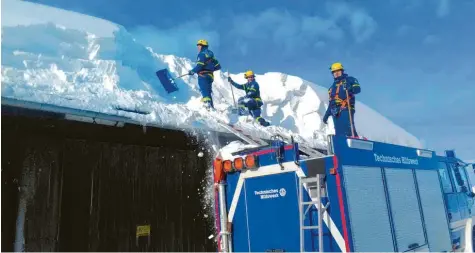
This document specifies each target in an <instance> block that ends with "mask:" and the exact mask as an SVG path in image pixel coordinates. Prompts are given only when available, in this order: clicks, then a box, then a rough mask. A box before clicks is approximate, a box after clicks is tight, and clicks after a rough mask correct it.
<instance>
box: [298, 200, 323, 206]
mask: <svg viewBox="0 0 475 253" xmlns="http://www.w3.org/2000/svg"><path fill="white" fill-rule="evenodd" d="M301 204H302V205H316V204H320V201H318V200H317V201H305V202H302V203H301Z"/></svg>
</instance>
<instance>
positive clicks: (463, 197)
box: [437, 150, 475, 251]
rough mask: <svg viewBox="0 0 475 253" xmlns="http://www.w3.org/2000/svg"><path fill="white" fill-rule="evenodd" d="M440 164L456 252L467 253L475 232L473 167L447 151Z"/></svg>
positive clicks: (450, 151)
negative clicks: (465, 251) (466, 249)
mask: <svg viewBox="0 0 475 253" xmlns="http://www.w3.org/2000/svg"><path fill="white" fill-rule="evenodd" d="M437 160H438V161H437V164H438V168H439V176H440V181H441V187H442V190H443V192H444V203H445V206H446V207H447V216H448V219H449V227H450V231H451V240H452V246H453V250H454V251H464V249H465V248H466V247H467V246H470V245H471V246H472V247H473V236H474V234H473V230H474V229H475V227H474V226H475V223H474V218H473V217H474V215H475V213H474V212H475V205H474V197H475V185H474V182H473V179H474V178H475V177H474V171H473V164H467V163H464V162H463V161H462V160H460V159H458V158H457V157H456V155H455V151H454V150H446V151H445V155H444V156H437ZM470 235H471V236H470Z"/></svg>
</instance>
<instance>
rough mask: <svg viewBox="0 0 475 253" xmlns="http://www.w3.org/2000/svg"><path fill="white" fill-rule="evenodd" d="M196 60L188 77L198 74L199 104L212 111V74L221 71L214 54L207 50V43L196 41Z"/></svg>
mask: <svg viewBox="0 0 475 253" xmlns="http://www.w3.org/2000/svg"><path fill="white" fill-rule="evenodd" d="M196 45H197V46H198V59H197V62H196V66H195V67H194V68H193V69H192V70H190V71H189V72H188V74H189V75H194V74H195V73H197V74H198V86H199V88H200V92H201V96H202V99H201V102H203V103H204V105H205V107H206V108H207V109H214V104H213V97H212V94H211V93H212V90H213V89H212V84H213V80H214V75H213V72H214V71H216V70H220V69H221V65H220V64H219V62H218V60H217V59H216V58H215V57H214V53H213V52H212V51H211V50H209V49H208V41H206V40H198V43H197V44H196Z"/></svg>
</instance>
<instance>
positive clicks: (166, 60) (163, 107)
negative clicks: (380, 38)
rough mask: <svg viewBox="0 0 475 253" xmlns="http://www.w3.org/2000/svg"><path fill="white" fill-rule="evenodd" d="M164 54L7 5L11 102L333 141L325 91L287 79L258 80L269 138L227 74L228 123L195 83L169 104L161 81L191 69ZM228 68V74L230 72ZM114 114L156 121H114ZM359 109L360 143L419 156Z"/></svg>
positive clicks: (52, 13) (69, 19) (92, 21)
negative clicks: (162, 73)
mask: <svg viewBox="0 0 475 253" xmlns="http://www.w3.org/2000/svg"><path fill="white" fill-rule="evenodd" d="M190 46H194V42H190ZM159 53H160V52H154V51H153V49H152V48H147V47H144V46H143V45H141V44H139V43H137V42H136V41H135V40H134V38H133V37H132V35H131V34H129V33H128V32H127V31H126V30H125V29H124V28H123V27H122V26H120V25H116V24H113V23H111V22H109V21H105V20H102V19H99V18H95V17H90V16H86V15H82V14H77V13H73V12H70V11H64V10H60V9H57V8H52V7H46V6H43V5H39V4H34V3H29V2H24V1H16V0H3V1H2V70H1V71H2V73H1V74H2V77H1V78H2V79H1V80H2V90H1V91H2V96H4V97H11V98H16V99H21V100H28V101H34V102H42V103H48V104H54V105H60V106H68V107H73V108H78V109H87V110H92V111H97V112H102V113H109V114H114V115H122V116H127V117H130V118H132V119H135V120H138V121H140V122H143V123H153V124H156V125H162V126H164V127H174V128H179V129H180V128H183V129H185V128H190V127H199V126H203V127H207V128H210V129H214V130H217V131H226V130H225V129H222V128H220V127H219V126H218V125H217V124H216V123H215V122H214V121H213V120H212V118H213V117H219V118H221V119H222V120H224V121H226V122H234V123H236V122H237V124H238V125H240V126H241V127H242V128H243V129H245V131H247V132H248V133H252V134H253V135H256V136H260V137H265V138H270V136H271V135H273V134H274V133H278V132H283V133H286V134H292V135H295V137H296V140H297V141H300V142H306V143H307V144H310V145H313V146H315V147H324V146H325V141H324V140H325V135H326V134H329V133H333V125H332V121H331V120H329V125H324V124H323V123H322V116H323V114H324V112H325V109H326V107H327V105H328V98H327V89H326V88H324V87H321V86H318V85H316V84H314V83H310V82H308V81H306V80H303V79H301V78H299V77H296V76H291V75H286V74H284V73H276V72H272V73H263V74H258V75H257V81H258V83H259V84H260V87H261V94H262V99H263V101H264V106H263V115H262V116H264V117H265V118H266V119H268V120H269V121H270V122H271V124H272V126H271V127H268V128H263V127H261V126H258V125H255V124H254V123H253V122H252V121H250V122H247V121H246V117H237V116H233V115H232V114H231V113H230V110H229V109H230V108H231V107H232V106H233V102H232V101H233V100H232V94H231V89H230V85H229V83H228V82H227V80H226V75H225V73H222V72H221V71H217V72H216V73H215V81H214V84H213V97H214V100H215V105H216V108H217V109H218V110H220V111H223V112H222V113H218V114H214V116H209V115H208V114H207V113H203V112H202V110H199V108H200V101H199V100H200V99H201V96H200V93H199V90H198V86H197V78H196V75H195V76H193V77H189V76H187V77H184V78H182V79H180V80H178V81H177V84H178V86H179V89H180V90H179V91H178V92H174V93H171V94H168V93H167V92H166V91H165V90H164V89H163V87H162V86H161V84H160V82H159V80H158V79H157V77H156V76H155V72H156V71H157V70H158V69H162V68H168V69H169V70H170V71H171V73H172V75H175V76H178V75H181V74H185V73H187V71H188V70H190V69H191V68H192V67H193V65H194V63H193V62H192V61H191V60H189V59H186V58H180V57H176V56H173V55H161V54H159ZM190 57H191V56H190ZM193 57H194V56H193ZM217 57H218V58H219V56H217ZM221 64H222V65H223V66H224V68H225V66H226V62H221ZM231 77H232V78H233V79H234V80H235V81H237V82H240V83H244V81H245V80H244V77H243V73H235V74H231ZM363 92H364V87H363ZM234 95H235V96H236V99H237V97H239V96H242V95H243V92H242V91H238V90H234ZM115 106H121V107H125V108H130V109H141V110H147V111H150V112H151V113H150V114H148V115H140V114H135V113H130V112H123V111H117V110H116V109H115ZM356 107H357V113H356V117H355V121H356V126H357V129H358V132H359V133H360V135H362V136H365V137H367V138H368V139H371V140H376V141H382V142H388V143H394V144H401V145H408V146H413V147H421V146H422V145H421V143H420V141H419V140H418V139H417V138H416V137H414V136H413V135H411V134H409V133H408V132H406V131H405V130H404V129H402V128H401V127H399V126H397V125H395V124H394V123H392V122H391V121H390V120H388V119H386V118H385V117H383V116H382V115H380V114H378V113H377V112H376V111H374V110H372V109H371V108H369V107H368V106H366V105H364V104H363V103H361V102H359V101H358V102H357V105H356ZM312 111H315V112H314V113H310V112H312ZM308 113H310V114H308ZM197 118H203V119H204V122H205V123H200V124H197V123H196V119H197ZM206 122H207V123H206ZM236 148H237V147H236Z"/></svg>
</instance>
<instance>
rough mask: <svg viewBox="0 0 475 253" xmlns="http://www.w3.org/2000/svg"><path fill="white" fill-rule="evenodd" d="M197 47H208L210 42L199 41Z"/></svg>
mask: <svg viewBox="0 0 475 253" xmlns="http://www.w3.org/2000/svg"><path fill="white" fill-rule="evenodd" d="M196 45H197V46H199V45H201V46H206V47H207V46H208V41H206V40H198V43H196Z"/></svg>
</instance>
